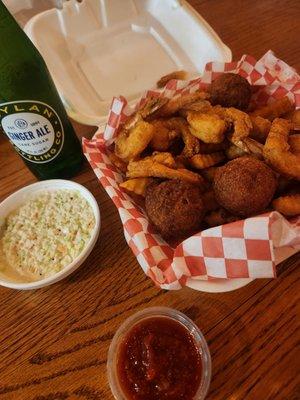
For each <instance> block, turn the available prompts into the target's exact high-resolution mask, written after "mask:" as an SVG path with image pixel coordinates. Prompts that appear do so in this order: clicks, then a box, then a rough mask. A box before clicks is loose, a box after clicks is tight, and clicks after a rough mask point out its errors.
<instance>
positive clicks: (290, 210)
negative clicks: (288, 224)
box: [272, 194, 300, 217]
mask: <svg viewBox="0 0 300 400" xmlns="http://www.w3.org/2000/svg"><path fill="white" fill-rule="evenodd" d="M272 206H273V207H274V209H275V210H276V211H278V212H280V213H281V214H283V215H286V216H288V217H292V216H294V215H299V214H300V194H293V195H288V196H282V197H279V198H278V199H275V200H273V202H272Z"/></svg>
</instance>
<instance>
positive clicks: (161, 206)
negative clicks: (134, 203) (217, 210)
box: [145, 180, 204, 239]
mask: <svg viewBox="0 0 300 400" xmlns="http://www.w3.org/2000/svg"><path fill="white" fill-rule="evenodd" d="M145 207H146V212H147V214H148V217H149V219H150V221H151V222H152V224H153V225H154V226H155V228H156V229H157V230H158V231H159V232H160V233H161V235H162V236H163V237H164V238H165V239H181V238H184V237H187V236H189V235H190V234H192V233H194V232H196V231H197V230H200V227H201V222H202V219H203V216H204V205H203V202H202V199H201V190H200V189H199V187H197V186H196V185H192V184H190V183H188V182H184V181H179V180H168V181H164V182H161V183H154V184H151V185H149V186H148V188H147V190H146V198H145Z"/></svg>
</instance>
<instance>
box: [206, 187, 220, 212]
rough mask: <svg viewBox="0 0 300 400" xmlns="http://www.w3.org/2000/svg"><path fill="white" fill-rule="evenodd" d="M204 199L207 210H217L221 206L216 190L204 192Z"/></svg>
mask: <svg viewBox="0 0 300 400" xmlns="http://www.w3.org/2000/svg"><path fill="white" fill-rule="evenodd" d="M202 200H203V204H204V207H205V209H206V211H215V210H217V209H218V208H220V205H219V203H218V202H217V200H216V196H215V192H214V191H213V190H210V191H208V192H204V193H203V194H202Z"/></svg>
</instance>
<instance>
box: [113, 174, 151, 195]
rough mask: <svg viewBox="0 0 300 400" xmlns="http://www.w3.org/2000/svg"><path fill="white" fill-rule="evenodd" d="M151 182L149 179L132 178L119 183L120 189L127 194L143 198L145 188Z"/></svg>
mask: <svg viewBox="0 0 300 400" xmlns="http://www.w3.org/2000/svg"><path fill="white" fill-rule="evenodd" d="M152 181H153V179H151V178H134V179H128V180H127V181H125V182H122V183H120V185H119V186H120V187H121V188H123V189H125V190H126V192H128V193H129V194H132V193H135V194H138V195H139V196H143V197H145V195H146V189H147V186H148V185H149V184H150V183H151V182H152Z"/></svg>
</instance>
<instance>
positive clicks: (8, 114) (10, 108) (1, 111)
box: [0, 100, 64, 163]
mask: <svg viewBox="0 0 300 400" xmlns="http://www.w3.org/2000/svg"><path fill="white" fill-rule="evenodd" d="M0 124H1V126H2V129H3V131H4V132H5V133H6V135H7V136H8V138H9V140H10V142H11V143H12V144H13V146H14V148H15V149H16V151H17V152H18V153H19V154H20V155H21V156H22V157H23V158H25V159H26V160H28V161H31V162H33V163H47V162H49V161H51V160H53V159H54V158H55V157H57V156H58V154H59V153H60V151H61V149H62V146H63V144H64V130H63V126H62V123H61V120H60V118H59V116H58V115H57V113H56V112H55V111H54V110H53V108H52V107H50V106H49V105H48V104H45V103H42V102H40V101H34V100H28V101H27V100H24V101H13V102H9V103H2V104H0Z"/></svg>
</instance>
